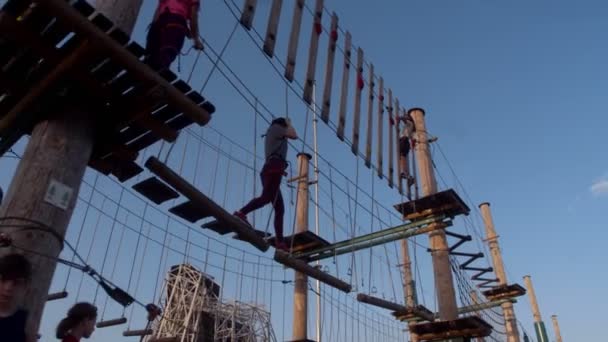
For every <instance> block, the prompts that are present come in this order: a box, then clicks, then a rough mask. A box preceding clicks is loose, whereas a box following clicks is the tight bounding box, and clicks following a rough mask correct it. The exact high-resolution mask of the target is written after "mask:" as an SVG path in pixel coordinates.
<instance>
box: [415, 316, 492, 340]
mask: <svg viewBox="0 0 608 342" xmlns="http://www.w3.org/2000/svg"><path fill="white" fill-rule="evenodd" d="M410 331H411V332H413V333H415V334H416V335H418V338H419V340H420V341H443V340H449V339H453V338H458V337H468V338H472V337H487V336H490V334H491V333H492V326H491V325H490V324H488V323H486V322H485V321H484V320H482V319H481V318H479V317H475V316H473V317H466V318H459V319H456V320H453V321H439V322H428V323H419V324H416V325H412V326H411V327H410Z"/></svg>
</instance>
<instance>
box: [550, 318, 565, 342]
mask: <svg viewBox="0 0 608 342" xmlns="http://www.w3.org/2000/svg"><path fill="white" fill-rule="evenodd" d="M551 321H553V331H554V333H555V342H563V340H562V333H561V332H560V331H559V323H557V316H556V315H553V316H551Z"/></svg>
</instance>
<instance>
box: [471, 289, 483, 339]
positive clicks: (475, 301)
mask: <svg viewBox="0 0 608 342" xmlns="http://www.w3.org/2000/svg"><path fill="white" fill-rule="evenodd" d="M470 295H471V301H472V302H473V305H478V304H479V297H478V296H477V292H476V291H475V290H471V292H470ZM476 316H477V317H481V314H479V312H477V313H476ZM476 341H477V342H485V341H486V340H485V339H484V338H483V337H478V338H477V339H476Z"/></svg>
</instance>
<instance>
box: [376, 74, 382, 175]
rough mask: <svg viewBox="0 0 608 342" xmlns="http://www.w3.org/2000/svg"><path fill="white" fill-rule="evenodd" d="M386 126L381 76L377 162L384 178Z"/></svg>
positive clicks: (379, 83) (380, 173)
mask: <svg viewBox="0 0 608 342" xmlns="http://www.w3.org/2000/svg"><path fill="white" fill-rule="evenodd" d="M383 127H384V79H383V78H382V77H380V81H378V140H377V141H378V143H377V150H376V154H377V156H376V157H377V164H378V165H376V167H377V168H378V177H380V178H382V177H383V176H382V168H383V165H382V154H383V152H384V151H383V139H384V137H383V136H382V128H383Z"/></svg>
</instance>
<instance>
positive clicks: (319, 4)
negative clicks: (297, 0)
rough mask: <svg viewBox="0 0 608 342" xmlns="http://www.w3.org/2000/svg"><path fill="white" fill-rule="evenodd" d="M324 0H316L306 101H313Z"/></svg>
mask: <svg viewBox="0 0 608 342" xmlns="http://www.w3.org/2000/svg"><path fill="white" fill-rule="evenodd" d="M322 16H323V0H317V1H316V2H315V17H314V20H313V24H312V34H311V36H310V48H309V49H308V69H307V70H306V83H305V84H304V95H303V97H302V98H303V99H304V101H306V103H308V104H311V103H312V86H313V84H314V83H315V79H316V78H315V72H316V71H317V51H318V50H319V36H320V35H321V33H322V32H323V24H322V21H321V19H322Z"/></svg>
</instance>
